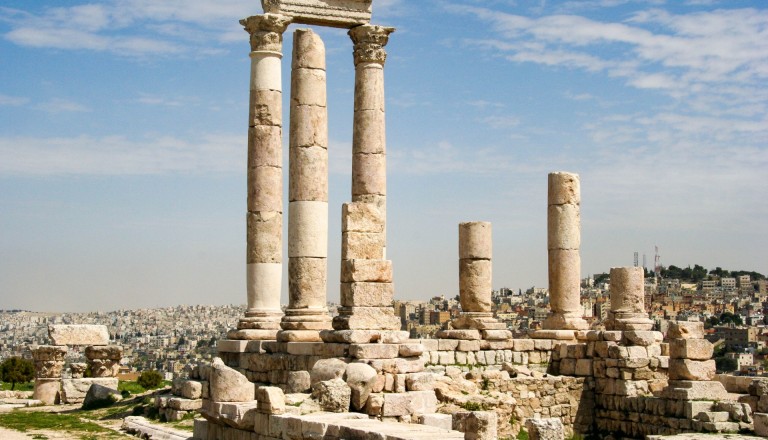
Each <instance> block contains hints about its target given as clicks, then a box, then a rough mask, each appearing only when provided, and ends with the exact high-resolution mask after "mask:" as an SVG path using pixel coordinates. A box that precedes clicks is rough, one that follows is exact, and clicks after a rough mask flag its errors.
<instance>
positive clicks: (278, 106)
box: [228, 14, 291, 340]
mask: <svg viewBox="0 0 768 440" xmlns="http://www.w3.org/2000/svg"><path fill="white" fill-rule="evenodd" d="M290 22H291V19H290V17H284V16H281V15H277V14H264V15H255V16H252V17H248V18H246V19H244V20H241V21H240V23H241V24H242V25H243V26H244V27H245V30H246V31H247V32H248V33H249V34H250V36H251V54H250V57H251V87H250V105H249V121H248V125H249V127H248V214H247V220H246V223H247V233H246V241H247V246H246V252H247V257H246V263H247V265H246V268H247V288H248V305H247V307H248V309H247V310H246V312H245V317H244V318H241V319H240V321H239V322H238V325H237V328H238V329H237V330H233V331H230V332H229V334H228V337H229V338H231V339H260V340H269V339H275V337H276V334H277V330H278V329H279V328H280V317H281V316H282V312H281V311H280V290H281V287H282V272H283V269H282V268H283V265H282V249H283V240H282V230H283V167H282V151H283V144H282V83H281V59H282V45H283V32H284V31H285V29H286V27H287V26H288V24H289V23H290Z"/></svg>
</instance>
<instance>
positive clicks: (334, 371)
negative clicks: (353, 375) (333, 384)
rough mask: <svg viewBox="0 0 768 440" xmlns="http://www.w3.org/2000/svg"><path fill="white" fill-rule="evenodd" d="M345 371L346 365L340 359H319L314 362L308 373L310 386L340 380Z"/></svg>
mask: <svg viewBox="0 0 768 440" xmlns="http://www.w3.org/2000/svg"><path fill="white" fill-rule="evenodd" d="M346 370H347V363H346V362H344V361H342V360H341V359H336V358H329V359H320V360H319V361H317V362H315V365H314V366H312V370H311V371H310V373H309V374H310V381H311V384H312V385H314V384H316V383H318V382H322V381H327V380H331V379H341V378H342V377H343V376H344V372H345V371H346Z"/></svg>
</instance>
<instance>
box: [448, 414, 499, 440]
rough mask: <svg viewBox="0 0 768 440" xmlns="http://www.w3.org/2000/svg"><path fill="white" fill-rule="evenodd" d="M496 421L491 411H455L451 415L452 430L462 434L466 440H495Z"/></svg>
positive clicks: (495, 416)
mask: <svg viewBox="0 0 768 440" xmlns="http://www.w3.org/2000/svg"><path fill="white" fill-rule="evenodd" d="M497 420H498V417H497V415H496V413H495V412H491V411H457V412H455V413H453V429H454V430H456V431H461V432H463V433H464V438H465V439H466V440H495V439H496V438H497V435H496V432H497V427H496V425H497V423H498V422H497Z"/></svg>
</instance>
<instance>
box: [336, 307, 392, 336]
mask: <svg viewBox="0 0 768 440" xmlns="http://www.w3.org/2000/svg"><path fill="white" fill-rule="evenodd" d="M333 328H334V329H336V330H351V329H359V330H399V329H400V318H398V317H397V316H395V313H394V311H393V309H392V307H346V306H345V307H341V308H339V316H336V317H334V318H333Z"/></svg>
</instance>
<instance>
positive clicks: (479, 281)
mask: <svg viewBox="0 0 768 440" xmlns="http://www.w3.org/2000/svg"><path fill="white" fill-rule="evenodd" d="M491 237H492V236H491V224H490V223H489V222H465V223H460V224H459V301H460V302H461V311H462V312H461V316H460V317H458V318H456V319H454V320H453V321H451V325H450V327H452V328H453V329H455V330H451V329H446V330H443V331H441V332H440V334H439V336H440V337H442V338H453V339H477V338H476V337H475V334H477V336H479V337H482V338H483V339H497V340H498V339H510V338H511V337H512V333H511V332H510V331H509V330H506V326H505V325H504V324H503V323H501V322H498V321H497V320H496V319H495V318H494V317H493V311H492V309H491V292H492V290H493V285H492V280H493V278H492V267H493V264H492V261H491V256H492V249H493V246H492V238H491Z"/></svg>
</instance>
